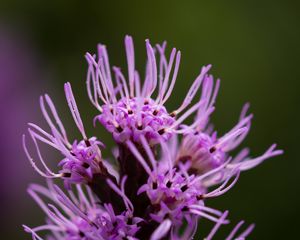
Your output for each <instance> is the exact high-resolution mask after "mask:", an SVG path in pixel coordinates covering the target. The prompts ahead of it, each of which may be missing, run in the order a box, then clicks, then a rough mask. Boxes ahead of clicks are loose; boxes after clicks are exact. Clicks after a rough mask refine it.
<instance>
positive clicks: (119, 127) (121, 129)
mask: <svg viewBox="0 0 300 240" xmlns="http://www.w3.org/2000/svg"><path fill="white" fill-rule="evenodd" d="M117 130H118V132H119V133H120V132H122V131H123V128H122V127H121V126H120V125H119V126H118V127H117Z"/></svg>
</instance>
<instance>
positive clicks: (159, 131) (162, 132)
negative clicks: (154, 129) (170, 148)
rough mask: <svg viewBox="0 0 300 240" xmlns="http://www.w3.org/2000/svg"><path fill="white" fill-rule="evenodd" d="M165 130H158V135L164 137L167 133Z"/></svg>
mask: <svg viewBox="0 0 300 240" xmlns="http://www.w3.org/2000/svg"><path fill="white" fill-rule="evenodd" d="M165 131H166V130H165V129H164V128H162V129H160V130H158V133H159V134H160V135H163V134H164V133H165Z"/></svg>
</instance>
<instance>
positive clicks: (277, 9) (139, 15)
mask: <svg viewBox="0 0 300 240" xmlns="http://www.w3.org/2000/svg"><path fill="white" fill-rule="evenodd" d="M296 2H297V1H283V0H282V1H271V0H267V1H196V0H195V1H119V2H117V1H95V2H93V3H92V2H88V1H76V2H75V1H34V0H30V1H8V0H7V1H4V0H2V1H1V3H0V13H1V17H0V20H1V21H2V22H3V23H5V24H7V25H8V26H13V27H15V28H16V29H19V31H20V32H21V34H19V36H20V38H21V40H22V37H23V36H24V38H25V37H26V39H30V40H29V41H30V42H31V44H32V45H33V46H34V49H35V51H36V52H37V53H38V56H39V58H40V61H39V66H40V68H41V69H42V72H43V73H44V79H43V81H44V82H43V84H42V88H41V89H42V90H40V91H41V92H35V97H36V101H38V97H37V96H38V95H39V94H41V93H43V92H46V91H47V92H48V93H50V94H51V95H55V96H56V103H57V104H58V105H59V107H58V108H59V110H61V111H62V113H63V111H64V109H67V105H66V104H65V101H64V100H63V83H64V82H66V81H70V82H71V83H72V85H73V90H74V92H75V94H76V97H77V100H78V102H79V107H80V109H81V112H82V116H83V118H84V120H86V125H88V123H91V119H92V117H93V116H94V115H95V113H96V112H95V110H94V109H93V107H92V106H91V104H89V102H88V99H87V94H86V91H85V82H84V81H85V74H86V66H87V65H86V63H85V59H84V53H85V52H86V51H94V50H95V49H96V44H97V43H98V42H101V43H105V44H106V45H107V47H108V50H109V53H110V59H111V62H112V63H113V64H116V65H121V66H126V65H125V56H124V49H123V38H124V36H125V34H130V35H132V36H133V37H134V41H135V43H136V57H137V58H138V60H137V61H138V67H139V69H141V70H143V64H144V57H145V53H144V40H145V39H146V38H149V39H150V40H151V42H152V43H156V42H162V41H163V40H167V41H168V44H169V47H173V46H175V47H177V48H178V49H180V50H181V51H182V62H181V67H180V74H179V76H178V81H177V85H176V88H175V91H174V93H173V96H172V98H171V99H170V101H169V103H168V107H169V108H170V109H172V108H174V107H175V106H177V105H178V104H179V103H180V100H181V99H183V97H184V94H185V92H186V91H187V89H188V86H189V85H190V84H191V82H192V80H193V79H194V78H195V77H196V75H197V73H198V72H199V70H200V67H201V66H202V65H204V64H208V63H211V64H212V65H213V70H212V72H213V74H214V75H215V76H216V77H220V78H221V90H220V94H219V96H218V99H217V105H216V107H217V109H216V111H215V113H214V117H213V121H214V123H215V126H216V128H217V129H219V132H220V133H224V132H226V130H228V129H229V128H230V127H231V126H233V124H234V123H235V122H236V120H237V119H238V115H239V111H240V109H241V107H242V105H243V104H244V103H245V102H247V101H249V102H250V103H251V111H252V112H254V115H255V117H254V121H253V127H252V131H251V133H250V135H249V137H248V138H247V140H246V142H245V143H244V146H246V145H248V146H250V147H251V150H252V155H253V156H256V155H258V154H261V153H262V152H263V151H264V150H265V149H266V148H267V147H269V145H270V144H271V143H273V142H276V143H278V144H279V147H280V148H282V149H284V150H285V154H284V155H283V156H280V157H277V158H275V159H271V160H268V161H267V162H265V163H264V164H262V165H261V166H259V167H257V168H256V169H254V170H251V171H249V172H246V173H244V174H242V176H241V178H240V180H239V182H238V184H237V185H236V186H235V187H234V189H233V190H232V191H231V192H229V193H227V194H226V195H224V196H222V197H220V198H219V199H217V200H213V201H211V205H213V206H216V207H218V208H219V209H224V210H225V209H228V210H230V217H231V219H232V220H233V223H236V222H237V221H238V220H239V219H245V220H246V221H247V222H248V223H252V222H255V223H256V224H257V227H256V229H255V231H254V232H253V234H252V235H251V238H250V239H296V238H297V236H298V235H299V227H298V229H297V226H299V214H300V207H299V199H298V195H299V194H300V189H299V185H298V183H299V178H298V177H299V173H300V171H299V167H300V159H298V152H297V151H299V147H298V145H299V141H298V140H299V116H300V114H299V107H298V104H299V93H298V91H299V81H300V67H299V63H300V61H299V60H300V59H299V54H300V47H299V42H300V41H299V40H300V24H299V23H300V8H299V5H298V4H295V3H296ZM45 79H47V80H45ZM41 81H42V80H41ZM30 88H32V86H31V85H25V86H24V89H23V90H24V91H28V90H29V89H30ZM19 97H20V98H22V96H19ZM59 103H61V104H59ZM27 107H28V108H33V107H34V108H36V107H37V104H36V105H34V106H33V105H31V106H27ZM65 113H67V114H68V117H67V118H68V119H70V117H69V113H68V112H67V111H65ZM71 126H73V125H70V126H68V129H69V130H70V129H72V127H71ZM89 126H90V127H88V129H89V133H92V130H93V128H92V124H90V125H89ZM93 131H94V130H93ZM96 133H97V135H98V136H99V137H100V138H101V139H103V140H104V142H108V145H109V146H110V143H111V140H110V138H109V137H108V135H107V134H104V131H103V129H100V127H99V126H98V128H97V130H96ZM16 144H19V142H18V143H16ZM20 161H25V158H24V159H20ZM26 171H32V170H31V169H30V168H28V169H26ZM30 174H31V175H34V174H35V173H33V171H32V172H31V173H30ZM11 177H14V173H11ZM16 177H17V176H16ZM4 183H6V182H5V181H4V182H3V184H4ZM25 184H27V183H25ZM23 185H24V183H23ZM23 185H21V184H20V188H19V189H18V192H19V195H18V196H19V198H17V199H15V202H10V206H9V205H7V206H8V207H10V209H11V211H10V213H9V214H6V215H3V214H2V216H1V217H3V219H2V221H3V223H2V224H1V225H2V227H3V230H1V239H30V236H29V235H25V234H24V233H23V232H22V229H21V227H20V225H21V224H22V223H28V224H30V225H31V226H34V225H35V224H38V223H42V222H43V217H42V215H41V214H40V210H39V209H38V208H37V207H36V205H34V203H33V201H32V202H29V201H30V199H29V197H28V196H26V193H25V188H23ZM21 186H22V187H21ZM6 197H8V196H7V194H6V195H5V196H2V195H1V198H2V199H5V198H6ZM23 202H26V205H25V206H26V209H25V208H18V207H17V206H18V205H19V204H21V203H23ZM208 204H209V203H208ZM201 226H202V225H200V226H199V231H203V232H207V231H208V229H207V227H208V226H210V225H207V224H205V225H203V227H201ZM232 226H233V225H232ZM227 230H228V231H229V229H227ZM221 235H222V232H221V234H220V235H219V236H221ZM220 239H221V237H220Z"/></svg>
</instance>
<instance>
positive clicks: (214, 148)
mask: <svg viewBox="0 0 300 240" xmlns="http://www.w3.org/2000/svg"><path fill="white" fill-rule="evenodd" d="M216 150H217V149H216V147H211V148H210V149H209V152H210V153H213V152H215V151H216Z"/></svg>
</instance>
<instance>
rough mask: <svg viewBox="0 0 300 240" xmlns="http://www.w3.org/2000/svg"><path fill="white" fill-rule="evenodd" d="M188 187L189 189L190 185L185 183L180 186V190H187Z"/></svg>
mask: <svg viewBox="0 0 300 240" xmlns="http://www.w3.org/2000/svg"><path fill="white" fill-rule="evenodd" d="M187 189H188V186H187V185H183V186H182V187H181V188H180V190H181V191H182V192H185V191H186V190H187Z"/></svg>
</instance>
